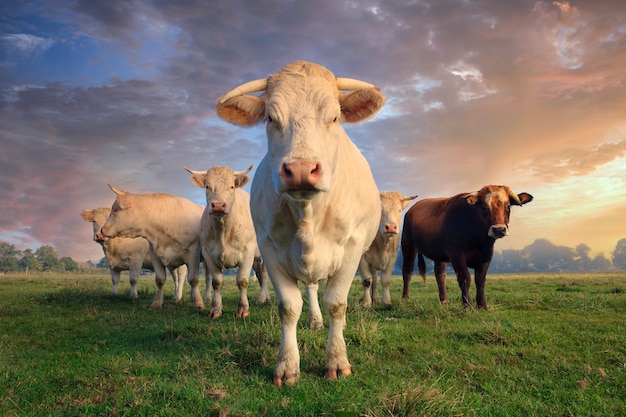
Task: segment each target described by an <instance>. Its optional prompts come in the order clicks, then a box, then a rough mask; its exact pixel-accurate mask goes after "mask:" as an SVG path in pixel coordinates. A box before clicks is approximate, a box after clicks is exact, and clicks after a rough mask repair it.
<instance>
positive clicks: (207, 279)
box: [202, 261, 213, 303]
mask: <svg viewBox="0 0 626 417" xmlns="http://www.w3.org/2000/svg"><path fill="white" fill-rule="evenodd" d="M202 270H203V271H204V285H205V289H204V302H205V303H210V302H211V290H212V285H213V282H212V278H211V272H210V271H209V268H208V267H207V264H206V262H205V261H202Z"/></svg>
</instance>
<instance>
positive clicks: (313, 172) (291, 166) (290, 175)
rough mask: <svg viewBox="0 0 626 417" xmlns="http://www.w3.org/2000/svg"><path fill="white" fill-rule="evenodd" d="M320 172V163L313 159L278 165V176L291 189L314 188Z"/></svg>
mask: <svg viewBox="0 0 626 417" xmlns="http://www.w3.org/2000/svg"><path fill="white" fill-rule="evenodd" d="M321 173H322V165H321V164H320V163H319V162H314V161H294V162H286V163H284V164H282V165H281V167H280V177H281V179H282V180H283V182H284V184H285V185H286V186H287V188H289V189H291V190H305V189H311V188H315V186H316V185H317V183H318V182H319V180H320V176H321Z"/></svg>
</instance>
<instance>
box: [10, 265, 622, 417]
mask: <svg viewBox="0 0 626 417" xmlns="http://www.w3.org/2000/svg"><path fill="white" fill-rule="evenodd" d="M122 281H123V285H121V286H120V287H121V288H120V295H113V294H111V293H110V278H109V276H108V275H106V276H105V275H102V276H100V275H98V276H74V275H46V276H42V275H39V276H36V275H29V276H23V275H22V276H17V275H16V276H11V275H6V276H0V415H2V416H29V415H42V416H57V415H58V416H79V415H107V416H126V415H128V416H190V415H204V416H207V415H208V416H226V415H234V416H240V415H243V416H264V415H267V416H270V415H280V416H291V415H294V416H296V415H297V416H352V415H363V416H439V415H443V416H617V415H626V274H624V273H621V274H619V273H614V274H591V275H589V274H587V275H585V274H576V275H573V274H555V275H491V276H489V277H488V281H487V289H486V294H487V302H488V303H489V304H490V310H489V311H467V310H463V309H462V307H461V304H460V300H459V298H460V295H459V294H460V292H459V290H458V288H457V286H456V280H454V279H451V280H449V282H448V287H449V288H448V291H449V295H450V297H451V300H453V301H452V304H450V305H446V306H441V305H440V304H439V302H438V298H437V290H436V284H435V281H434V278H433V277H432V276H429V278H428V280H427V282H426V285H423V284H422V282H421V280H414V281H413V283H412V284H411V299H410V300H400V293H401V278H400V277H394V281H393V283H392V298H393V304H392V305H391V306H382V305H375V306H374V308H372V309H364V308H362V307H361V306H360V305H359V302H358V301H359V297H360V295H361V290H360V283H359V282H358V281H357V280H355V283H354V284H353V288H352V290H351V292H350V299H349V307H348V320H347V327H346V330H345V337H346V343H347V345H348V357H349V359H350V361H351V363H352V366H353V375H352V376H350V377H347V378H343V379H340V380H338V381H331V380H329V379H327V378H326V377H325V376H324V360H325V344H326V338H327V335H328V333H327V329H326V330H318V331H312V330H309V329H307V328H306V323H307V317H306V311H305V312H304V313H303V315H302V317H301V326H300V329H299V333H298V340H299V345H300V350H301V356H302V357H301V372H302V376H301V379H300V381H299V382H298V383H297V384H296V385H294V386H283V387H282V388H280V389H278V388H275V387H274V386H273V385H272V382H271V381H272V372H273V369H274V366H275V362H276V355H277V351H278V345H279V342H280V324H279V321H278V318H277V317H278V314H277V308H276V304H275V299H274V298H273V300H272V303H271V304H269V305H264V306H257V305H255V303H254V299H255V296H256V294H257V293H258V286H257V284H256V283H251V287H250V300H251V315H250V317H248V318H246V319H236V318H235V317H234V315H235V312H236V304H237V293H236V288H235V284H234V278H233V277H227V278H226V285H225V286H226V292H225V297H224V316H222V317H221V318H219V319H217V320H211V319H208V318H207V312H206V311H197V310H195V309H194V308H193V306H192V305H190V303H189V302H188V301H186V302H182V303H174V302H173V301H171V299H170V298H169V297H168V298H167V299H166V301H165V303H164V307H163V309H162V310H159V311H152V310H150V309H148V306H149V305H150V302H151V299H152V296H153V293H154V282H153V278H152V277H142V281H141V283H140V287H139V289H140V298H139V300H138V301H133V300H132V299H131V298H130V297H129V296H128V290H129V286H128V278H127V277H123V279H122ZM188 289H189V287H188V285H187V286H186V291H185V296H186V298H188ZM172 293H173V284H172V281H171V280H168V282H167V286H166V294H168V295H171V294H172ZM272 295H273V294H272ZM305 309H306V304H305Z"/></svg>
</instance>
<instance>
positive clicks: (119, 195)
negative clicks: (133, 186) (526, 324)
mask: <svg viewBox="0 0 626 417" xmlns="http://www.w3.org/2000/svg"><path fill="white" fill-rule="evenodd" d="M109 187H110V188H111V190H112V191H113V192H114V193H115V195H116V199H115V202H114V203H113V206H112V207H111V214H110V215H109V218H108V219H107V220H106V222H105V223H104V225H103V226H102V229H100V233H99V236H98V237H109V238H111V237H143V238H145V239H147V240H148V242H150V245H151V247H152V252H151V254H152V265H153V266H154V272H155V275H156V279H155V280H156V293H155V294H154V300H153V302H152V305H151V306H150V307H151V308H161V307H162V306H163V284H165V277H166V275H165V267H168V268H178V267H179V266H181V265H187V269H188V273H187V281H189V284H190V285H191V302H192V303H194V305H195V306H196V307H197V308H201V309H202V308H204V302H203V301H202V297H201V295H200V291H199V289H198V269H199V265H200V257H201V256H200V247H201V244H200V219H201V218H202V212H203V211H204V207H202V206H201V205H199V204H196V203H194V202H192V201H190V200H187V199H186V198H183V197H177V196H173V195H170V194H160V193H159V194H132V193H129V192H127V191H121V190H118V189H116V188H115V187H113V186H112V185H111V184H109ZM205 273H206V271H205ZM207 280H208V276H207ZM179 290H180V291H181V293H180V294H177V298H179V299H180V297H182V288H179Z"/></svg>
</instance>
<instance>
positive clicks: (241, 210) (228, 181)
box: [185, 166, 269, 318]
mask: <svg viewBox="0 0 626 417" xmlns="http://www.w3.org/2000/svg"><path fill="white" fill-rule="evenodd" d="M251 169H252V166H250V168H248V169H247V170H246V171H233V170H232V169H230V168H228V167H222V166H216V167H213V168H211V169H209V170H208V171H194V170H192V169H189V168H187V167H185V170H187V172H189V173H190V174H191V176H190V179H191V182H192V183H193V184H194V185H196V186H198V187H200V188H204V189H205V190H206V203H207V205H206V207H205V208H204V213H203V214H202V231H201V242H202V257H203V258H204V260H205V261H206V263H207V266H208V268H209V272H210V274H211V277H212V279H213V301H212V303H211V312H210V313H209V317H213V318H217V317H220V316H221V315H222V285H223V282H224V276H223V275H222V272H223V271H224V269H228V268H234V267H238V271H237V281H236V282H237V288H239V306H238V307H237V317H247V316H249V315H250V310H249V305H248V295H247V290H248V277H249V275H250V269H251V268H252V267H253V266H255V265H256V266H257V267H260V268H259V269H258V270H255V272H256V275H257V279H258V280H259V284H260V285H261V293H260V294H259V298H258V299H257V301H259V302H265V301H268V300H269V290H268V286H269V277H268V276H267V271H266V270H265V266H264V265H263V263H262V262H256V263H255V262H254V260H255V257H256V258H260V256H261V254H260V253H259V247H258V245H257V242H256V234H255V233H254V225H253V224H252V215H251V214H250V196H249V195H248V193H247V192H245V191H244V190H242V189H241V187H243V186H244V185H246V184H247V183H248V181H250V177H248V175H247V174H248V172H250V170H251Z"/></svg>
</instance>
